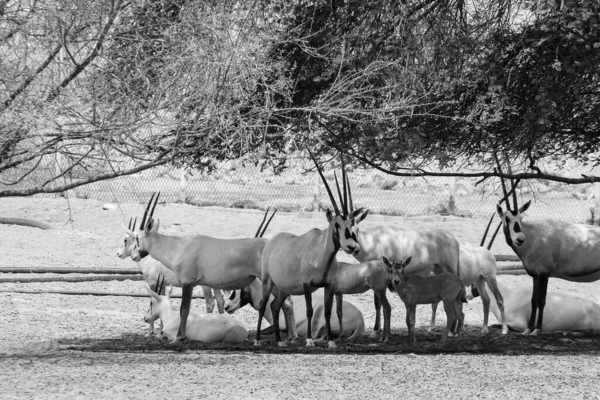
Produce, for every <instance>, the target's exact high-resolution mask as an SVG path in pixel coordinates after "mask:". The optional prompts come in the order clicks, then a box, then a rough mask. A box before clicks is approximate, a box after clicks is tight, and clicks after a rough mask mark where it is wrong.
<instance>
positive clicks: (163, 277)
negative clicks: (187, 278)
mask: <svg viewBox="0 0 600 400" xmlns="http://www.w3.org/2000/svg"><path fill="white" fill-rule="evenodd" d="M161 277H162V281H161V282H160V288H159V289H158V294H159V295H162V294H163V289H164V286H165V276H164V275H159V276H158V279H160V278H161Z"/></svg>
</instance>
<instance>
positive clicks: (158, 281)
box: [154, 274, 160, 294]
mask: <svg viewBox="0 0 600 400" xmlns="http://www.w3.org/2000/svg"><path fill="white" fill-rule="evenodd" d="M158 285H160V274H158V278H156V284H155V285H154V290H155V291H156V293H157V294H160V292H159V290H158Z"/></svg>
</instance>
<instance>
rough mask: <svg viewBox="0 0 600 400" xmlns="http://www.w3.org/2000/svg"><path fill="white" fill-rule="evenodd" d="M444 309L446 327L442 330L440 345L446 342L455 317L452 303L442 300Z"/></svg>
mask: <svg viewBox="0 0 600 400" xmlns="http://www.w3.org/2000/svg"><path fill="white" fill-rule="evenodd" d="M444 310H445V311H446V329H444V331H443V332H442V340H441V343H442V346H443V345H445V344H446V339H448V333H450V331H451V330H452V327H453V326H454V322H455V320H456V317H455V316H454V307H453V305H452V304H450V303H447V302H444Z"/></svg>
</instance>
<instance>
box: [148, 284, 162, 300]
mask: <svg viewBox="0 0 600 400" xmlns="http://www.w3.org/2000/svg"><path fill="white" fill-rule="evenodd" d="M146 291H147V292H148V294H149V295H150V296H152V297H154V298H155V299H156V300H158V299H159V297H158V295H157V294H156V292H155V291H154V290H152V289H150V288H149V287H148V286H146Z"/></svg>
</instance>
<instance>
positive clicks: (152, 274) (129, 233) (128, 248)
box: [117, 210, 268, 334]
mask: <svg viewBox="0 0 600 400" xmlns="http://www.w3.org/2000/svg"><path fill="white" fill-rule="evenodd" d="M267 212H268V210H267ZM265 215H266V214H265ZM136 221H137V218H136V220H134V221H133V222H132V219H129V226H128V227H127V228H126V229H125V237H124V239H123V243H122V244H121V247H120V248H119V250H118V251H117V256H118V257H119V258H121V259H126V258H127V257H130V256H131V253H132V252H133V249H134V248H135V246H136V244H135V229H136ZM124 228H125V227H124ZM265 229H266V227H265ZM136 264H137V266H138V267H139V269H140V270H141V271H142V276H143V277H144V280H145V281H146V282H147V283H148V285H149V286H150V289H152V290H154V291H155V292H157V288H156V286H155V283H154V282H157V281H158V277H159V276H162V279H163V280H164V281H165V282H166V284H167V285H173V286H176V287H180V286H181V284H180V283H179V281H178V280H177V277H176V276H175V273H174V272H173V271H171V270H170V269H168V268H167V267H165V266H164V265H163V264H162V263H161V262H160V261H157V260H155V259H154V258H152V257H146V258H144V259H142V260H140V261H139V262H136ZM163 289H164V288H163ZM202 292H203V294H204V301H205V304H204V306H205V311H206V313H207V314H211V313H212V312H213V310H214V309H215V298H216V299H217V309H218V310H219V314H223V313H224V312H225V311H224V309H223V305H224V303H225V300H224V299H223V294H222V293H221V291H220V290H218V289H214V296H213V289H211V288H209V287H208V286H202ZM157 293H158V294H161V295H162V294H164V293H159V292H157ZM153 324H154V323H153V322H151V323H150V325H149V329H150V331H149V333H150V334H151V333H154V327H153Z"/></svg>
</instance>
